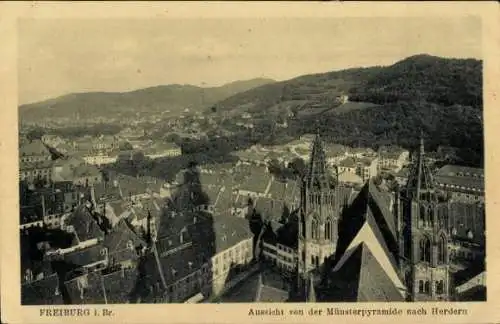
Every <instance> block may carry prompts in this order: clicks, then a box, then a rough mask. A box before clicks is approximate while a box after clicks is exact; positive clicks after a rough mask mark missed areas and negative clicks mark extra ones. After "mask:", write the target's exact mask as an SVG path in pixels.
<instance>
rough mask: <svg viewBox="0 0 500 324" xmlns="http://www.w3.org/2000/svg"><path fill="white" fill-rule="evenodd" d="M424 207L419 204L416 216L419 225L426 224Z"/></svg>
mask: <svg viewBox="0 0 500 324" xmlns="http://www.w3.org/2000/svg"><path fill="white" fill-rule="evenodd" d="M426 216H427V215H426V208H425V206H423V205H421V206H420V215H419V218H418V223H419V225H420V226H425V225H426Z"/></svg>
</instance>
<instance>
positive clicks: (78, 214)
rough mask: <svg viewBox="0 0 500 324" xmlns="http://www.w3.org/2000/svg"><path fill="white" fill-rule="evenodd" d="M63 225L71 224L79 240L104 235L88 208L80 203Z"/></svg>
mask: <svg viewBox="0 0 500 324" xmlns="http://www.w3.org/2000/svg"><path fill="white" fill-rule="evenodd" d="M65 225H66V226H68V225H71V226H73V228H74V230H75V233H76V235H77V236H78V239H79V240H80V241H86V240H89V239H94V238H99V237H101V238H102V237H104V232H103V230H102V229H101V228H100V227H99V225H98V224H97V222H96V220H95V219H94V218H93V217H92V215H91V214H90V212H89V210H88V209H87V208H86V207H85V206H83V205H80V206H79V207H78V208H77V209H76V210H75V211H74V212H73V213H72V214H71V215H70V216H69V217H68V218H67V219H66V221H65Z"/></svg>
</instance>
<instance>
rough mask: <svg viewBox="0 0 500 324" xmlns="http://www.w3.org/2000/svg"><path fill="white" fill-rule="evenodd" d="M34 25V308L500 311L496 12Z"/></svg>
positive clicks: (29, 176)
mask: <svg viewBox="0 0 500 324" xmlns="http://www.w3.org/2000/svg"><path fill="white" fill-rule="evenodd" d="M366 25H370V26H371V28H370V29H366ZM18 28H19V30H18V32H19V34H18V37H19V38H18V51H19V52H18V75H19V80H18V82H19V84H18V89H19V93H18V100H19V111H18V114H19V117H18V121H19V126H18V131H19V217H20V218H19V231H20V242H19V244H20V245H19V248H20V260H19V262H20V263H21V267H20V270H21V286H20V289H21V302H22V304H23V305H52V304H116V303H118V304H119V303H238V302H240V303H249V302H250V303H259V302H402V301H408V302H415V301H418V302H421V301H434V302H436V301H485V300H486V280H485V276H486V267H485V259H486V257H485V240H486V238H485V201H484V171H483V161H484V159H483V156H484V147H483V142H484V139H483V100H482V92H483V91H482V89H483V86H482V72H483V71H482V70H483V66H482V53H481V20H480V19H478V18H475V17H464V18H461V19H436V18H425V17H421V18H410V19H407V18H405V19H403V18H389V19H387V18H383V17H382V18H362V19H360V18H340V19H301V18H296V19H291V18H290V19H285V18H273V19H267V20H260V19H246V20H233V19H207V20H205V21H194V20H190V19H176V20H166V19H165V20H126V19H123V20H96V19H94V20H92V19H85V20H57V19H54V20H37V19H26V20H19V22H18ZM456 35H460V36H459V37H458V36H456Z"/></svg>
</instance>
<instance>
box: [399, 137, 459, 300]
mask: <svg viewBox="0 0 500 324" xmlns="http://www.w3.org/2000/svg"><path fill="white" fill-rule="evenodd" d="M399 199H400V204H399V206H400V208H398V209H399V210H398V227H399V241H400V255H401V257H402V262H401V270H402V273H403V274H404V276H405V281H406V285H407V288H408V292H409V293H408V299H409V300H412V301H424V300H447V299H449V289H450V284H449V283H450V274H449V257H448V240H449V238H448V231H447V228H448V224H447V222H448V204H447V202H446V201H445V198H444V196H443V195H441V194H440V192H439V191H438V190H437V188H436V187H435V184H434V180H433V177H432V173H431V172H430V170H429V168H428V167H427V165H426V161H425V153H424V141H423V138H421V139H420V149H419V152H418V155H417V156H416V159H414V161H413V163H412V165H411V170H410V175H409V178H408V183H407V185H406V188H405V189H403V191H402V192H401V195H400V197H399Z"/></svg>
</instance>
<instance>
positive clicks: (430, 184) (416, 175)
mask: <svg viewBox="0 0 500 324" xmlns="http://www.w3.org/2000/svg"><path fill="white" fill-rule="evenodd" d="M435 189H436V188H435V182H434V177H433V174H432V172H431V170H430V169H429V167H428V165H427V163H426V160H425V151H424V140H423V138H420V150H419V153H418V155H417V159H416V161H414V162H413V163H412V164H411V165H410V174H409V176H408V182H407V183H406V192H407V194H408V195H409V197H413V198H415V199H420V198H421V197H422V194H423V193H430V192H433V191H434V190H435ZM431 197H435V195H432V196H431ZM431 197H429V198H431ZM431 199H433V198H431Z"/></svg>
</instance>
